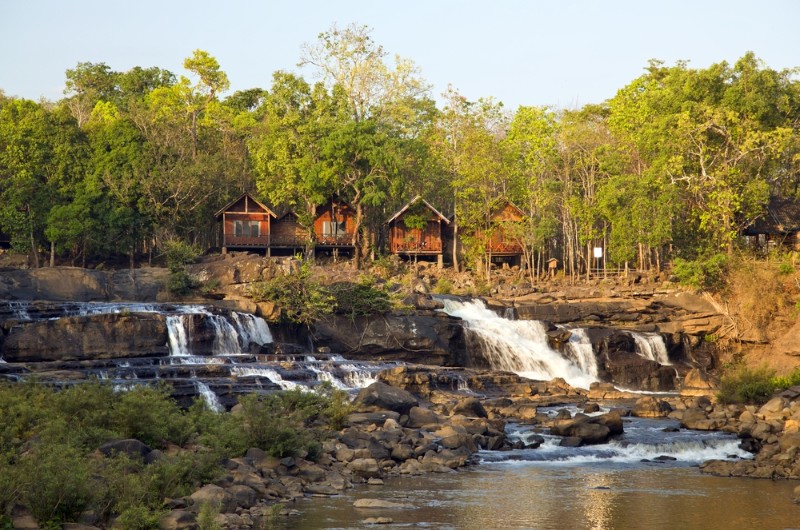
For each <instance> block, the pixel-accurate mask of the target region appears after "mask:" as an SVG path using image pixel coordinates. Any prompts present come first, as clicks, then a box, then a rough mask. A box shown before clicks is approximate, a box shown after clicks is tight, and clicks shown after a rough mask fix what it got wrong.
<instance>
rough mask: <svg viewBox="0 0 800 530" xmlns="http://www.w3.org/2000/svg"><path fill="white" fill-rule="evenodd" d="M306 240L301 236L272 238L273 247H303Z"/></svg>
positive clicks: (274, 236) (276, 236)
mask: <svg viewBox="0 0 800 530" xmlns="http://www.w3.org/2000/svg"><path fill="white" fill-rule="evenodd" d="M306 243H308V238H305V237H301V236H278V235H273V236H272V246H273V247H305V246H306Z"/></svg>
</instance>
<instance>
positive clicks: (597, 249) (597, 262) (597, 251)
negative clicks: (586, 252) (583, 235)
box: [594, 247, 603, 274]
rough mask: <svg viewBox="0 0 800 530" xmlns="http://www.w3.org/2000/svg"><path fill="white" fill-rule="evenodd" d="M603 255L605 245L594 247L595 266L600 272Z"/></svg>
mask: <svg viewBox="0 0 800 530" xmlns="http://www.w3.org/2000/svg"><path fill="white" fill-rule="evenodd" d="M602 257H603V247H594V268H595V271H596V272H597V273H598V274H599V273H600V259H602Z"/></svg>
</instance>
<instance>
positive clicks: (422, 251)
mask: <svg viewBox="0 0 800 530" xmlns="http://www.w3.org/2000/svg"><path fill="white" fill-rule="evenodd" d="M412 216H413V219H412ZM420 219H421V221H422V222H423V223H424V224H425V225H424V227H420V226H414V225H415V224H416V223H412V222H411V221H412V220H413V221H419V220H420ZM406 221H409V223H408V224H407V223H406ZM449 224H450V221H449V220H448V219H447V217H445V216H444V215H442V214H441V213H440V212H439V211H438V210H437V209H436V208H434V207H433V206H431V205H430V204H429V203H428V201H426V200H425V199H423V198H422V197H420V196H419V195H417V196H416V197H414V198H413V199H412V200H411V201H410V202H409V203H408V204H406V205H405V206H403V207H402V208H401V209H400V210H399V211H398V212H397V213H395V214H394V215H393V216H392V217H391V218H389V220H388V221H386V225H388V227H389V252H391V253H392V254H397V255H401V256H406V257H414V258H419V257H436V259H437V262H438V264H439V266H440V267H441V266H442V265H443V263H444V257H443V253H442V249H443V245H442V241H443V227H446V226H447V225H449Z"/></svg>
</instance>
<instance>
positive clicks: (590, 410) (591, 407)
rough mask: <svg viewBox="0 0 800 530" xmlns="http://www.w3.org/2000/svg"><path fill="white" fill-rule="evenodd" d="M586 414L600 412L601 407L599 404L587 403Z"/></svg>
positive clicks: (584, 409)
mask: <svg viewBox="0 0 800 530" xmlns="http://www.w3.org/2000/svg"><path fill="white" fill-rule="evenodd" d="M583 412H584V414H591V413H593V412H600V405H598V404H597V403H587V404H586V405H585V406H584V407H583Z"/></svg>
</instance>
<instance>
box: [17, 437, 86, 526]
mask: <svg viewBox="0 0 800 530" xmlns="http://www.w3.org/2000/svg"><path fill="white" fill-rule="evenodd" d="M17 465H18V466H19V475H18V478H19V487H20V492H21V495H20V497H21V501H22V503H23V504H24V505H25V506H27V507H28V509H30V511H31V514H33V516H34V517H35V518H36V520H37V521H38V522H39V524H40V526H41V525H61V524H62V523H65V522H72V521H76V520H77V519H78V516H80V514H81V513H83V511H84V510H85V509H86V508H87V507H88V506H89V504H90V502H91V501H92V497H93V494H94V492H95V488H94V485H93V484H92V483H91V482H90V477H91V471H90V468H89V463H88V462H87V460H86V458H85V456H84V454H83V453H81V452H80V451H79V450H77V449H76V448H74V447H69V446H67V445H60V444H48V445H38V446H36V447H35V448H34V449H33V450H32V451H30V452H27V453H25V454H24V455H22V456H21V457H20V459H19V462H18V464H17Z"/></svg>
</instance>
